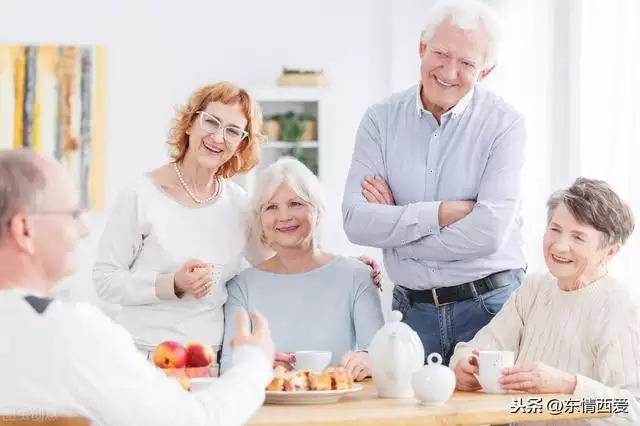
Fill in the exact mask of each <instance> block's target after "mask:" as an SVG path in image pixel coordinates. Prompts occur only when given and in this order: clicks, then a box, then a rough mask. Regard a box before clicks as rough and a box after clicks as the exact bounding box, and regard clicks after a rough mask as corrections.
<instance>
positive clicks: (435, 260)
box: [342, 85, 526, 290]
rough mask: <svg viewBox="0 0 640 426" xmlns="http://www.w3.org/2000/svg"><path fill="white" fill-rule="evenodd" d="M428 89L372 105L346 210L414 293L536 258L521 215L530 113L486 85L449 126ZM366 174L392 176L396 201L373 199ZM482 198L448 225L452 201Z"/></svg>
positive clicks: (358, 240)
mask: <svg viewBox="0 0 640 426" xmlns="http://www.w3.org/2000/svg"><path fill="white" fill-rule="evenodd" d="M419 91H420V86H419V85H418V86H414V87H411V88H410V89H407V90H406V91H404V92H400V93H396V94H394V95H393V96H391V97H390V98H389V99H387V100H385V101H383V102H380V103H378V104H375V105H372V106H371V107H369V109H368V110H367V111H366V113H365V114H364V117H363V118H362V122H361V123H360V127H359V128H358V132H357V134H356V143H355V149H354V153H353V159H352V163H351V168H350V170H349V176H348V178H347V184H346V188H345V193H344V199H343V205H342V214H343V219H344V227H345V232H346V234H347V236H348V237H349V239H350V240H351V242H353V243H355V244H359V245H363V246H372V247H379V248H382V249H383V256H384V264H385V266H386V268H387V273H388V274H389V278H390V279H391V280H392V281H393V282H394V283H395V284H400V285H402V286H405V287H407V288H411V289H414V290H422V289H431V288H437V287H449V286H454V285H458V284H462V283H465V282H469V281H473V280H476V279H480V278H483V277H485V276H487V275H490V274H492V273H494V272H498V271H502V270H506V269H516V268H524V267H525V265H526V260H525V255H524V251H523V240H522V231H521V228H522V218H521V216H520V174H521V170H522V165H523V163H524V151H525V127H524V120H523V118H522V116H521V115H520V114H518V113H517V112H516V111H515V109H514V108H512V107H511V106H509V105H508V104H507V103H505V102H504V100H502V99H501V98H500V97H498V96H496V95H494V94H493V93H491V92H488V91H485V90H483V89H481V88H479V87H476V88H475V89H473V90H472V91H470V92H469V93H468V94H467V95H466V96H465V97H464V98H463V99H462V100H461V101H460V102H459V103H458V104H457V105H456V106H455V107H454V108H452V109H451V110H449V111H448V112H447V113H445V114H443V115H442V117H441V120H440V121H441V124H438V122H437V120H436V119H435V117H434V116H433V115H432V114H431V113H430V112H428V111H426V110H425V109H424V108H423V106H422V101H421V100H420V96H419ZM366 176H378V177H382V178H383V179H384V180H385V181H386V182H387V183H388V185H389V187H390V188H391V191H392V192H393V198H394V201H395V205H393V206H391V205H383V204H376V203H369V202H367V200H366V199H365V198H364V196H363V195H362V181H363V180H364V178H365V177H366ZM454 200H474V201H476V205H475V207H474V209H473V211H472V212H471V213H470V214H469V215H467V216H466V217H465V218H463V219H461V220H459V221H458V222H455V223H453V224H451V225H449V226H445V227H440V225H439V223H438V208H439V206H440V202H442V201H454Z"/></svg>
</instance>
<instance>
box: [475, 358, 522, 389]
mask: <svg viewBox="0 0 640 426" xmlns="http://www.w3.org/2000/svg"><path fill="white" fill-rule="evenodd" d="M472 357H474V358H475V359H476V361H477V363H478V369H479V370H480V371H479V374H476V378H477V379H478V382H480V385H481V386H482V390H483V391H484V392H486V393H507V391H506V390H504V389H502V388H501V387H500V383H498V380H499V379H500V377H501V376H502V370H503V369H504V368H508V367H513V363H514V355H513V352H511V351H479V354H478V356H476V355H472Z"/></svg>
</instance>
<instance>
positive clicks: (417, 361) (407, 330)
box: [369, 311, 424, 398]
mask: <svg viewBox="0 0 640 426" xmlns="http://www.w3.org/2000/svg"><path fill="white" fill-rule="evenodd" d="M401 320H402V313H400V312H399V311H392V312H391V315H390V316H389V320H388V321H387V323H386V324H385V325H384V326H383V327H382V328H381V329H380V330H378V332H377V333H376V335H375V336H374V337H373V340H372V341H371V345H370V346H369V358H370V360H371V371H372V377H373V382H374V384H375V385H376V388H377V389H378V396H379V397H380V398H412V397H413V395H414V394H413V387H412V384H411V379H412V377H413V373H415V372H416V371H418V370H420V367H422V366H423V365H424V347H423V346H422V342H421V341H420V338H419V337H418V334H417V333H416V332H415V331H413V329H412V328H411V327H409V326H408V325H407V324H405V323H402V322H400V321H401Z"/></svg>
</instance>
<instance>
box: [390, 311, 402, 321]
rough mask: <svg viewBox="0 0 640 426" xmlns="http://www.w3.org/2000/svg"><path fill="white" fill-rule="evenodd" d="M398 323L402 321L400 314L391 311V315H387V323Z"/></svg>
mask: <svg viewBox="0 0 640 426" xmlns="http://www.w3.org/2000/svg"><path fill="white" fill-rule="evenodd" d="M400 321H402V312H400V311H391V314H389V322H400Z"/></svg>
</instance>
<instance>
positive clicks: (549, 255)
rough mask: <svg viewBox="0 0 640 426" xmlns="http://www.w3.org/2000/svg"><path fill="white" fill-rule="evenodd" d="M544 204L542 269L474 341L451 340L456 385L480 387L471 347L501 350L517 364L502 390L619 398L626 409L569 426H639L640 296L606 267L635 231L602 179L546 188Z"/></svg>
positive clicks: (506, 372)
mask: <svg viewBox="0 0 640 426" xmlns="http://www.w3.org/2000/svg"><path fill="white" fill-rule="evenodd" d="M547 207H548V226H547V229H546V232H545V235H544V243H543V249H544V258H545V262H546V264H547V267H548V269H549V274H545V275H542V276H529V277H527V278H526V279H525V282H524V284H523V285H522V286H521V288H520V289H518V290H517V291H516V292H515V293H514V294H513V295H512V296H511V298H510V299H509V300H508V302H507V303H505V305H504V307H503V308H502V310H501V311H500V312H499V313H498V314H497V315H496V316H495V317H494V318H493V319H492V320H491V322H490V323H489V324H488V325H487V326H485V327H484V328H483V329H481V330H480V331H479V332H478V333H477V334H476V336H475V337H474V338H473V340H471V341H470V342H467V343H459V344H458V345H457V346H456V348H455V351H454V354H453V357H452V358H451V362H450V366H451V368H452V369H453V370H454V371H455V374H456V385H457V388H458V389H460V390H477V389H479V388H480V385H479V383H478V381H477V379H476V378H475V376H474V373H478V367H477V364H476V363H475V361H474V358H472V357H471V355H472V352H474V351H475V350H482V349H492V350H509V351H513V352H514V354H515V358H516V363H515V364H516V366H515V367H514V368H508V369H505V370H504V371H503V372H502V373H503V375H502V377H501V378H500V384H501V386H502V388H503V389H506V390H515V391H522V392H525V393H565V394H571V395H573V397H574V398H580V399H582V398H585V399H588V398H610V399H614V398H622V399H625V400H627V402H628V409H627V410H626V411H627V412H626V413H619V414H615V415H614V416H613V417H610V418H605V419H597V420H596V419H594V420H583V421H579V422H576V421H574V422H572V423H571V424H572V425H577V424H582V425H614V424H615V425H637V424H640V301H639V299H638V297H637V296H636V295H635V294H634V293H633V289H630V288H629V287H627V286H626V285H624V284H623V283H621V282H619V281H617V280H615V279H614V278H613V277H611V276H609V275H608V273H607V264H608V263H609V262H610V261H611V259H612V258H613V257H614V256H615V255H616V254H617V253H618V251H619V249H620V247H621V246H622V245H623V244H624V243H625V242H626V240H627V238H628V237H629V236H630V235H631V233H632V232H633V228H634V219H633V214H632V212H631V210H630V208H629V206H628V205H627V204H625V203H624V202H623V201H622V200H621V199H620V198H619V197H618V195H617V194H616V193H615V192H614V191H613V190H612V189H611V187H609V185H607V184H606V183H605V182H602V181H597V180H589V179H584V178H578V179H577V180H576V181H575V182H574V183H573V185H572V186H571V187H570V188H568V189H565V190H562V191H558V192H556V193H554V194H553V195H552V196H551V198H550V199H549V201H548V203H547ZM480 303H482V300H480ZM559 424H561V423H560V422H554V423H553V425H559Z"/></svg>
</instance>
